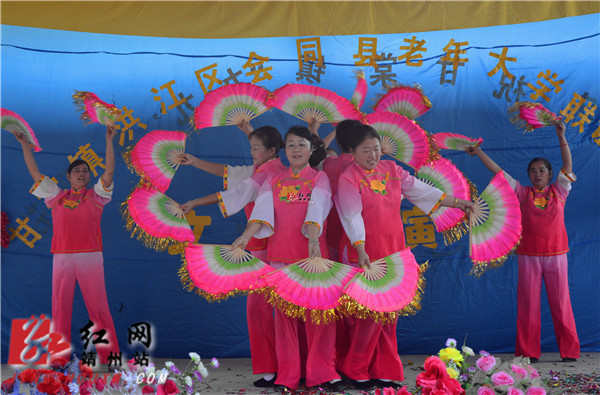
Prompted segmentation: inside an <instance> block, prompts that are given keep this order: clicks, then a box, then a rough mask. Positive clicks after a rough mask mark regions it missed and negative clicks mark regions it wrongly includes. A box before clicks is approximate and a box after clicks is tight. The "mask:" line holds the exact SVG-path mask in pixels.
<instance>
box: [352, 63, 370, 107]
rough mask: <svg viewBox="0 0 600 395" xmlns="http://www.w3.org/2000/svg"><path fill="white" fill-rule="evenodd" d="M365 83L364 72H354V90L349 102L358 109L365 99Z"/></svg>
mask: <svg viewBox="0 0 600 395" xmlns="http://www.w3.org/2000/svg"><path fill="white" fill-rule="evenodd" d="M367 88H368V86H367V81H366V80H365V72H364V71H362V70H359V71H357V72H356V88H354V93H352V97H351V98H350V102H351V103H352V104H354V105H355V106H356V108H358V109H360V108H361V107H362V105H363V104H364V103H365V99H366V98H367Z"/></svg>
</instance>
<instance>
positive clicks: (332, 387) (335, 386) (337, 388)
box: [319, 380, 348, 393]
mask: <svg viewBox="0 0 600 395" xmlns="http://www.w3.org/2000/svg"><path fill="white" fill-rule="evenodd" d="M319 387H322V388H323V389H324V390H325V391H327V392H334V393H337V392H344V391H345V390H346V388H348V384H346V383H344V382H343V381H342V380H340V381H336V382H335V383H329V382H327V383H323V384H321V385H320V386H319Z"/></svg>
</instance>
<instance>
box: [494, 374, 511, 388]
mask: <svg viewBox="0 0 600 395" xmlns="http://www.w3.org/2000/svg"><path fill="white" fill-rule="evenodd" d="M492 383H494V385H497V386H500V385H513V384H514V383H515V379H513V377H512V376H511V375H510V374H508V373H506V372H498V373H494V374H493V375H492Z"/></svg>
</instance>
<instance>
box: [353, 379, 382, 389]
mask: <svg viewBox="0 0 600 395" xmlns="http://www.w3.org/2000/svg"><path fill="white" fill-rule="evenodd" d="M350 382H351V383H352V386H353V387H354V388H355V389H357V390H363V391H369V390H373V389H375V388H377V385H376V384H375V383H374V382H373V380H367V381H356V380H350Z"/></svg>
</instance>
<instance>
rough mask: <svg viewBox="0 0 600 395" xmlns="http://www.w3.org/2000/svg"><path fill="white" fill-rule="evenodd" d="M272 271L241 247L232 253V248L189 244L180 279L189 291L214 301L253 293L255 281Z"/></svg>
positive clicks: (255, 285)
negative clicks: (251, 291) (249, 292)
mask: <svg viewBox="0 0 600 395" xmlns="http://www.w3.org/2000/svg"><path fill="white" fill-rule="evenodd" d="M273 270H274V269H273V268H272V267H271V266H269V265H267V264H266V263H264V262H263V261H261V260H260V259H258V258H255V257H253V256H252V255H250V253H248V252H246V251H244V250H242V249H240V248H236V249H235V250H233V251H231V246H223V245H200V244H190V245H189V246H187V247H186V249H185V255H184V258H183V264H182V265H181V268H180V269H179V278H180V279H181V282H182V283H183V284H184V288H185V289H187V290H188V291H193V290H194V291H196V293H197V294H199V295H201V296H203V297H205V298H206V299H207V300H209V301H215V300H223V299H227V298H228V297H229V296H232V295H236V294H243V293H247V292H248V291H250V290H256V289H257V284H258V280H259V279H260V278H261V277H262V276H263V275H265V274H267V273H270V272H272V271H273ZM263 285H266V284H265V283H264V282H263Z"/></svg>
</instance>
